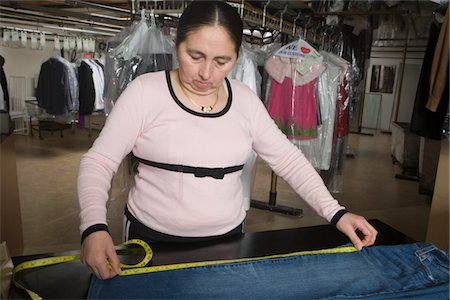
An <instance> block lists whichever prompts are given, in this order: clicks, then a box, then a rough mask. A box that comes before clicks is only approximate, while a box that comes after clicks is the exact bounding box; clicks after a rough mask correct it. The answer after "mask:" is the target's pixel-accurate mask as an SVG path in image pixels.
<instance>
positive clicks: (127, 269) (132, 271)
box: [13, 239, 357, 300]
mask: <svg viewBox="0 0 450 300" xmlns="http://www.w3.org/2000/svg"><path fill="white" fill-rule="evenodd" d="M127 245H138V246H140V247H142V248H143V250H144V253H145V256H144V258H143V259H142V260H141V261H140V262H139V263H137V264H133V265H127V264H120V267H121V268H122V272H121V273H120V274H119V275H120V276H128V275H136V274H143V273H152V272H161V271H169V270H177V269H186V268H195V267H203V266H210V265H221V264H229V263H239V262H250V261H259V260H264V259H274V258H286V257H292V256H298V255H309V254H335V253H349V252H356V251H357V250H356V249H355V247H353V246H348V247H337V248H330V249H322V250H308V251H299V252H292V253H287V254H274V255H268V256H260V257H251V258H237V259H226V260H214V261H201V262H191V263H179V264H171V265H162V266H151V267H145V266H146V265H147V264H148V263H149V262H150V260H151V259H152V257H153V251H152V249H151V248H150V246H149V245H148V244H147V243H146V242H144V241H142V240H137V239H134V240H129V241H126V242H124V243H122V244H120V245H119V246H118V247H123V246H127ZM79 258H80V255H79V254H75V255H67V256H57V257H49V258H40V259H35V260H31V261H26V262H23V263H21V264H19V265H18V266H17V267H15V268H14V269H13V284H14V285H15V286H16V287H18V288H20V289H22V290H24V291H26V292H27V293H28V295H30V297H31V298H32V299H33V300H38V299H42V298H41V297H40V296H39V295H38V294H36V293H35V292H33V291H31V290H29V289H27V288H25V287H24V286H22V285H21V284H20V283H19V282H18V281H17V280H16V278H15V275H16V274H17V273H19V272H21V271H23V270H26V269H32V268H38V267H44V266H50V265H56V264H60V263H64V262H69V261H74V260H77V259H79Z"/></svg>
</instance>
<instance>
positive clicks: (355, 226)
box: [336, 212, 378, 251]
mask: <svg viewBox="0 0 450 300" xmlns="http://www.w3.org/2000/svg"><path fill="white" fill-rule="evenodd" d="M336 228H337V229H339V230H340V231H341V232H343V233H345V235H347V236H348V237H349V239H350V241H351V242H352V243H353V245H354V246H355V248H356V249H357V250H358V251H359V250H361V249H362V247H366V246H371V245H373V244H374V243H375V239H376V237H377V234H378V232H377V230H376V229H375V228H373V226H372V225H370V224H369V222H367V220H366V219H365V218H364V217H361V216H359V215H355V214H352V213H349V212H348V213H345V214H344V215H343V216H342V217H341V219H340V220H339V221H338V222H337V224H336ZM356 230H359V231H360V232H361V233H362V235H363V238H362V239H361V238H360V237H359V236H358V234H357V233H356Z"/></svg>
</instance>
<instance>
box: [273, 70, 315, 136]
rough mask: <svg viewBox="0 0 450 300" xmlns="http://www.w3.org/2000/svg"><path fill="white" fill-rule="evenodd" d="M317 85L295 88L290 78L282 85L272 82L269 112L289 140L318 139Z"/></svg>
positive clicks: (309, 84)
mask: <svg viewBox="0 0 450 300" xmlns="http://www.w3.org/2000/svg"><path fill="white" fill-rule="evenodd" d="M316 83H317V80H313V81H310V82H309V83H307V84H305V85H302V86H295V87H294V86H293V85H292V80H291V78H289V77H285V78H284V80H283V82H282V83H281V84H280V83H278V81H276V80H272V83H271V87H270V92H269V103H268V106H267V110H268V112H269V115H270V116H271V117H272V119H274V121H275V123H276V124H277V125H278V127H279V128H280V129H281V131H282V132H283V133H284V134H286V136H287V137H288V138H289V139H300V140H301V139H314V138H317V102H316Z"/></svg>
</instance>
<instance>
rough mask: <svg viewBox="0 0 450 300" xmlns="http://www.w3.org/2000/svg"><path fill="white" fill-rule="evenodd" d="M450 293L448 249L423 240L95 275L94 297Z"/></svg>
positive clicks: (387, 296) (437, 295)
mask: <svg viewBox="0 0 450 300" xmlns="http://www.w3.org/2000/svg"><path fill="white" fill-rule="evenodd" d="M335 249H339V248H335ZM330 250H334V249H330ZM346 251H347V250H346ZM348 251H351V250H348ZM155 268H157V267H153V269H155ZM150 270H152V267H150V268H149V271H150ZM448 293H449V253H448V251H442V250H439V249H438V248H436V247H435V246H433V245H432V244H428V243H415V244H405V245H395V246H374V247H364V248H363V249H362V250H361V251H359V252H358V251H351V252H343V253H333V252H332V251H328V252H326V251H324V252H320V251H316V252H315V251H310V252H307V253H304V254H302V253H298V254H293V255H291V256H289V255H288V256H287V257H278V258H277V257H275V258H263V259H261V260H257V261H248V262H230V263H224V264H213V265H204V266H198V267H190V268H175V269H173V270H166V271H153V272H147V273H143V274H138V275H126V276H116V277H114V278H112V279H109V280H100V279H97V278H96V277H95V276H93V277H92V279H91V283H90V288H89V292H88V297H87V298H88V299H355V298H358V299H359V298H361V299H409V298H414V299H447V298H448V295H449V294H448Z"/></svg>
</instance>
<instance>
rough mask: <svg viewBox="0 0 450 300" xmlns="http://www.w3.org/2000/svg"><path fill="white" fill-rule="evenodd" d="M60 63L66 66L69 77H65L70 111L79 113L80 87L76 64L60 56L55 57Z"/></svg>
mask: <svg viewBox="0 0 450 300" xmlns="http://www.w3.org/2000/svg"><path fill="white" fill-rule="evenodd" d="M55 59H57V60H58V61H59V62H61V63H62V64H63V65H64V68H65V72H66V74H67V76H65V85H66V86H67V87H69V94H68V97H67V100H68V103H67V106H68V109H69V111H78V108H79V105H80V104H79V96H78V93H79V87H78V75H77V69H78V68H77V66H76V64H74V63H71V62H69V61H68V60H66V59H64V58H62V57H60V56H58V57H55Z"/></svg>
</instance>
